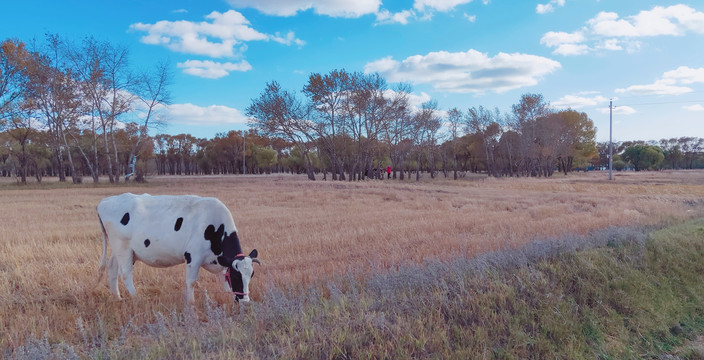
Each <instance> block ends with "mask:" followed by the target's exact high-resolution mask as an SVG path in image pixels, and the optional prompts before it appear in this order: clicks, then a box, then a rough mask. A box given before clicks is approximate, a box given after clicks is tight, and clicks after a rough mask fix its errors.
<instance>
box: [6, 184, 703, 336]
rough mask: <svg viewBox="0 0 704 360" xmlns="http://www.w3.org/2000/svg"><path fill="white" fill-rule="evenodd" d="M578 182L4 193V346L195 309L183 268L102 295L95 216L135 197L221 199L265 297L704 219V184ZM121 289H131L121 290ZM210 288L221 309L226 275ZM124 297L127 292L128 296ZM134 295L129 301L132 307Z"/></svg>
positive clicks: (146, 275) (153, 273) (46, 188)
mask: <svg viewBox="0 0 704 360" xmlns="http://www.w3.org/2000/svg"><path fill="white" fill-rule="evenodd" d="M606 175H607V174H605V173H589V174H578V175H577V174H570V175H569V176H566V177H559V176H558V177H555V178H551V179H527V178H520V179H517V178H506V179H494V178H486V179H485V178H479V179H476V178H473V180H461V181H451V180H444V179H436V180H432V181H430V180H423V181H421V182H414V181H411V182H408V181H404V182H399V181H364V182H322V181H316V182H310V181H307V180H306V179H305V177H304V176H292V175H271V176H244V177H241V176H240V177H232V176H222V177H221V176H213V177H159V178H152V179H150V183H149V184H147V185H129V186H124V185H123V186H119V187H111V186H99V187H95V186H92V185H91V184H83V185H80V186H75V187H74V186H70V187H63V186H57V185H56V184H42V185H41V186H32V187H31V188H29V189H25V188H22V187H20V186H15V185H8V184H7V180H5V181H4V183H5V184H4V185H3V184H2V183H0V207H1V208H2V216H1V217H0V219H1V220H0V247H1V248H2V251H1V252H0V333H2V334H5V335H4V336H3V338H2V339H1V340H0V348H2V349H6V348H8V347H9V348H14V347H16V346H19V345H20V344H22V342H23V341H24V339H25V338H26V337H27V336H29V335H34V336H37V337H40V336H43V335H44V334H45V333H46V334H48V338H49V340H51V341H66V342H69V343H73V342H79V341H80V337H81V334H79V331H78V330H77V326H76V321H77V319H79V318H81V319H82V320H83V321H84V322H85V323H88V324H98V323H102V324H103V325H104V326H105V327H106V328H107V330H106V331H107V332H108V333H109V334H113V335H114V334H115V332H116V331H118V329H120V328H122V327H123V326H125V324H127V323H128V322H130V321H131V322H132V323H134V324H143V323H145V322H149V321H153V319H154V316H155V315H154V314H155V312H166V311H170V310H172V309H182V308H183V297H182V290H183V287H184V285H183V282H184V267H183V266H176V267H173V268H169V269H153V268H149V267H147V266H145V265H144V264H140V265H137V266H136V268H135V274H134V278H135V286H136V287H137V292H138V294H139V296H138V297H137V298H136V299H129V298H128V299H126V300H123V301H118V300H116V299H115V298H114V297H113V296H112V295H111V294H110V293H109V290H108V286H107V281H105V280H104V281H103V282H102V283H100V284H96V283H95V281H96V278H97V272H96V271H97V267H98V261H99V258H100V254H101V251H102V238H101V235H100V226H99V223H98V219H97V216H96V212H95V207H96V205H97V204H98V202H99V201H100V199H102V198H103V197H105V196H109V195H115V194H119V193H122V192H126V191H129V192H133V193H143V192H147V193H151V194H154V195H156V194H197V195H201V196H214V197H217V198H219V199H220V200H222V201H223V202H224V203H225V204H226V205H227V206H228V208H229V209H230V210H231V211H232V214H233V216H234V219H235V223H236V224H237V227H238V231H239V234H240V239H241V241H242V245H243V248H244V249H243V250H245V251H246V252H249V251H250V250H251V249H252V248H257V249H258V250H259V254H260V259H261V260H262V262H263V263H264V265H263V266H261V267H257V268H256V269H255V272H256V275H255V277H254V281H253V284H252V287H251V291H252V292H253V299H254V300H255V301H256V300H257V299H261V298H262V297H263V296H266V294H265V288H266V286H268V285H274V286H285V285H286V284H301V283H303V284H310V283H313V282H315V281H317V280H324V279H326V278H329V277H331V276H334V275H336V274H343V273H346V272H348V271H350V270H351V271H352V273H354V274H358V275H362V274H364V272H365V269H366V268H367V267H368V264H369V263H370V262H375V263H378V264H381V265H382V266H383V267H395V266H398V265H400V264H403V263H407V262H422V261H423V259H447V258H452V257H457V256H463V257H464V256H467V257H471V256H473V255H475V254H477V253H480V252H485V251H490V250H496V249H502V248H507V247H513V246H519V245H522V244H525V243H526V242H529V241H531V240H532V239H535V238H544V237H558V236H561V235H566V234H586V233H588V232H590V231H593V230H596V229H601V228H605V227H608V226H612V225H613V226H627V225H636V224H638V225H648V224H662V223H666V222H672V221H680V220H684V219H687V218H692V217H694V216H702V215H703V214H704V211H703V208H704V172H702V171H681V172H657V173H655V172H651V173H624V174H617V176H616V178H615V181H612V182H609V181H608V180H605V177H606ZM121 286H122V285H121ZM196 289H197V291H198V292H197V293H196V299H197V300H200V301H201V304H200V306H202V298H203V293H202V292H203V290H207V291H208V293H209V295H210V297H211V298H214V299H216V300H217V301H219V302H221V303H231V298H230V297H229V295H228V294H225V293H222V292H220V290H221V287H220V285H219V283H218V281H217V279H216V277H215V276H213V275H211V274H210V273H208V272H206V271H201V274H200V276H199V281H198V283H197V286H196ZM122 292H123V294H125V295H126V294H127V293H126V292H125V290H124V288H123V289H122ZM126 296H128V295H126Z"/></svg>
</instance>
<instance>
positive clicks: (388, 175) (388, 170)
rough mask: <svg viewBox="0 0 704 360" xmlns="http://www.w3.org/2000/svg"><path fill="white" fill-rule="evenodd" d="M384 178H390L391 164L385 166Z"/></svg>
mask: <svg viewBox="0 0 704 360" xmlns="http://www.w3.org/2000/svg"><path fill="white" fill-rule="evenodd" d="M386 178H387V179H391V166H387V167H386Z"/></svg>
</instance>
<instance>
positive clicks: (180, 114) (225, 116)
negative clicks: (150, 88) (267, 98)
mask: <svg viewBox="0 0 704 360" xmlns="http://www.w3.org/2000/svg"><path fill="white" fill-rule="evenodd" d="M166 110H167V117H168V120H169V122H170V123H174V124H185V125H205V126H212V125H224V124H246V123H247V117H246V116H245V115H244V114H242V113H241V112H240V111H239V110H237V109H235V108H231V107H227V106H223V105H210V106H206V107H202V106H198V105H193V104H190V103H187V104H172V105H168V106H167V109H166Z"/></svg>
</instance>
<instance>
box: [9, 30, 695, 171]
mask: <svg viewBox="0 0 704 360" xmlns="http://www.w3.org/2000/svg"><path fill="white" fill-rule="evenodd" d="M171 78H172V75H171V73H170V72H169V66H168V64H167V63H158V64H156V65H155V66H154V68H153V69H151V70H149V71H135V70H134V69H133V68H132V67H131V66H130V63H129V52H128V51H127V49H126V48H124V47H120V46H115V45H113V44H110V43H108V42H102V41H98V40H95V39H93V38H90V37H87V38H84V39H82V40H81V41H80V42H75V43H72V42H69V41H67V40H64V39H62V38H61V37H59V36H58V35H47V36H46V38H45V39H44V40H43V41H42V42H38V41H33V42H31V43H24V42H22V41H19V40H14V39H8V40H5V41H4V42H2V43H1V44H0V174H1V175H2V176H16V177H17V178H18V179H19V181H20V182H26V178H27V177H28V176H35V177H36V178H37V180H38V181H41V178H42V177H43V176H47V175H48V176H57V177H58V178H59V180H60V181H66V179H67V178H68V177H70V178H71V179H72V181H73V182H74V183H76V182H80V181H81V179H82V178H83V177H84V176H89V177H90V178H91V179H92V180H93V181H94V182H98V180H99V177H100V176H107V177H108V178H109V180H110V181H111V182H119V181H120V179H121V178H122V177H123V176H125V175H130V176H131V175H134V176H135V178H136V179H137V180H141V179H143V177H144V175H145V174H146V173H156V174H171V175H177V174H179V175H198V174H240V173H265V172H267V173H268V172H294V173H305V174H307V175H308V177H309V178H310V179H315V174H316V173H318V174H322V176H323V178H324V179H328V178H330V179H331V180H362V179H368V178H380V177H383V176H385V171H386V169H387V168H390V169H391V176H389V177H393V178H394V179H401V180H403V179H407V178H412V177H415V179H416V180H417V179H419V178H420V176H421V174H422V173H425V174H428V175H429V176H431V177H435V176H438V175H439V174H441V175H442V176H445V177H449V176H452V177H453V178H454V179H457V178H459V177H461V176H463V174H465V173H467V172H475V173H484V174H487V175H488V176H541V177H543V176H544V177H549V176H552V175H553V173H554V172H555V171H560V172H563V173H565V174H567V173H568V172H570V171H574V170H575V169H585V170H586V169H589V168H604V167H605V166H607V165H608V151H607V150H608V146H607V145H605V144H603V143H596V141H595V134H596V129H595V128H594V124H593V122H592V120H591V119H589V117H588V116H587V114H586V113H583V112H578V111H575V110H571V109H567V110H557V109H553V108H552V107H550V105H549V103H548V102H547V101H546V100H545V99H544V98H543V96H542V95H540V94H524V95H523V96H521V98H520V99H519V101H518V102H517V103H516V104H515V105H513V106H512V108H511V111H510V112H503V113H502V112H501V111H499V110H498V109H496V108H495V109H487V108H484V107H483V106H474V107H469V108H467V109H465V110H461V109H457V108H453V109H450V110H447V111H444V110H441V109H439V108H438V106H437V102H435V101H432V100H431V101H427V102H425V103H422V104H416V103H414V102H413V98H412V96H411V93H412V88H411V86H410V85H408V84H397V85H394V86H393V87H392V86H389V85H388V84H387V83H386V80H385V79H384V78H383V77H382V76H381V75H379V74H364V73H360V72H353V73H350V72H347V71H346V70H333V71H331V72H329V73H327V74H317V73H314V74H311V75H310V76H309V79H308V82H307V83H306V84H305V85H304V87H303V88H302V89H301V90H300V91H298V92H296V91H291V90H286V89H284V88H283V87H282V86H281V85H280V84H279V83H278V82H276V81H272V82H270V83H268V84H266V86H265V88H264V89H263V91H262V92H261V93H260V94H259V96H258V97H256V98H254V99H252V100H251V103H250V105H249V106H248V107H247V109H246V113H247V115H248V116H249V118H250V120H249V126H250V129H249V130H248V131H234V130H233V131H229V132H227V133H219V134H217V135H216V136H215V137H213V138H211V139H203V138H196V137H194V136H192V135H190V134H178V135H167V134H159V135H156V136H150V135H149V131H150V130H151V131H154V129H155V128H158V126H159V125H160V124H163V123H165V122H166V121H168V119H167V118H166V117H165V116H164V112H163V109H164V107H165V105H167V104H168V103H169V101H170V96H169V86H170V84H171V81H172V80H171ZM703 141H704V140H702V139H701V138H694V137H682V138H678V139H663V140H661V141H660V142H653V141H651V142H643V141H641V142H623V143H618V144H617V146H616V149H615V152H614V153H615V154H617V155H616V156H614V167H615V168H616V169H628V168H633V169H634V170H645V169H661V168H701V167H704V159H703V157H702V151H703V150H704V142H703Z"/></svg>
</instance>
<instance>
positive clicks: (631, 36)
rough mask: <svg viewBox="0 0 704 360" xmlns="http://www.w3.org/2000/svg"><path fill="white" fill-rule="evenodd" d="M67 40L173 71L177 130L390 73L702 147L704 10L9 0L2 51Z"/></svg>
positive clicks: (331, 1) (441, 101)
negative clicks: (532, 100) (336, 74)
mask: <svg viewBox="0 0 704 360" xmlns="http://www.w3.org/2000/svg"><path fill="white" fill-rule="evenodd" d="M45 33H56V34H59V35H62V36H64V37H66V38H69V39H73V40H78V39H80V38H82V37H84V36H87V35H91V36H94V37H95V38H97V39H100V40H107V41H110V42H111V43H114V44H119V45H124V46H126V47H128V49H129V50H130V58H131V62H132V67H133V68H135V69H149V68H151V67H152V66H154V65H155V64H156V63H157V62H159V61H162V60H168V61H169V63H170V64H171V66H172V67H173V73H174V83H173V85H172V86H171V93H172V104H171V105H170V106H169V107H168V109H167V115H168V116H167V117H168V119H169V125H168V126H167V127H166V128H164V129H163V130H162V131H163V132H167V133H172V134H177V133H182V132H186V133H190V134H193V135H195V136H198V137H213V136H214V135H215V134H216V133H217V132H223V131H228V130H232V129H235V130H241V129H246V128H247V126H246V117H245V116H244V110H245V109H246V108H247V106H248V105H249V103H250V101H251V99H253V98H256V97H257V96H258V95H259V94H260V93H261V91H262V90H263V89H264V86H265V84H266V83H267V82H269V81H272V80H276V81H278V82H279V83H280V84H281V85H282V86H283V87H284V88H286V89H289V90H296V91H300V89H301V88H302V87H303V85H304V84H305V83H306V81H307V79H308V76H309V75H310V74H311V73H314V72H317V73H323V74H324V73H328V72H329V71H331V70H333V69H342V68H344V69H346V70H347V71H350V72H353V71H365V72H375V71H376V72H379V73H381V74H382V75H383V76H384V77H385V78H386V79H387V81H388V82H389V83H391V84H393V83H394V82H408V83H411V84H412V85H413V89H414V94H413V95H414V96H413V99H414V101H416V102H417V104H420V103H422V102H423V101H427V100H429V99H435V100H437V102H438V106H439V107H440V108H441V109H443V110H448V109H451V108H453V107H457V108H459V109H461V110H466V109H467V108H469V107H472V106H479V105H482V106H484V107H487V108H494V107H498V108H499V109H500V110H501V111H502V112H509V111H510V110H511V105H512V104H515V103H517V102H518V101H519V99H520V97H521V95H522V94H525V93H541V94H543V96H544V97H545V98H546V99H547V100H548V101H549V102H550V103H551V104H552V106H554V107H555V108H558V109H561V108H568V107H569V108H573V109H575V110H578V111H584V112H586V113H587V114H588V115H589V117H590V118H591V119H592V120H593V121H594V123H595V125H596V126H597V128H598V132H597V140H598V141H604V140H608V136H609V133H608V131H609V112H608V103H609V99H610V98H613V99H614V105H615V109H614V140H619V141H623V140H650V139H655V140H657V139H661V138H670V137H680V136H699V137H704V4H703V3H702V2H701V1H664V0H663V1H650V0H639V1H615V0H601V1H597V0H579V1H577V0H537V1H533V0H520V1H501V0H471V1H468V0H414V1H393V2H392V1H382V0H355V1H347V0H221V1H197V2H196V1H183V0H176V1H169V2H166V1H148V0H143V1H138V0H101V1H79V0H63V1H35V0H25V1H10V2H6V3H5V4H3V11H2V12H0V39H3V40H4V39H6V38H17V39H20V40H24V41H29V40H31V39H32V38H37V39H42V38H43V36H44V34H45Z"/></svg>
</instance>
